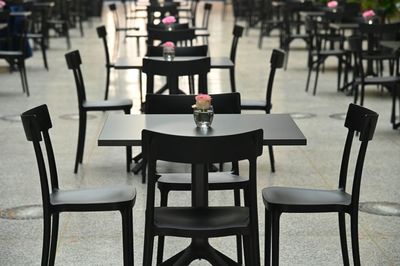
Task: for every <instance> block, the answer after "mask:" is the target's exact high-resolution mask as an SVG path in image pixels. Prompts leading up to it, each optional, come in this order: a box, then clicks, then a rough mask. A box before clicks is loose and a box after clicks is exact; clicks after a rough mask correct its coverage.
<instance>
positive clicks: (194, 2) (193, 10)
mask: <svg viewBox="0 0 400 266" xmlns="http://www.w3.org/2000/svg"><path fill="white" fill-rule="evenodd" d="M199 2H200V0H190V3H189V7H179V6H178V12H184V13H186V14H185V15H183V16H182V15H179V19H187V20H189V21H190V22H191V24H192V27H195V26H196V15H197V7H198V5H199Z"/></svg>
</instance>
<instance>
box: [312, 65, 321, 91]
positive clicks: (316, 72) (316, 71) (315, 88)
mask: <svg viewBox="0 0 400 266" xmlns="http://www.w3.org/2000/svg"><path fill="white" fill-rule="evenodd" d="M320 66H321V60H318V62H317V68H316V69H315V80H314V90H313V95H315V93H316V92H317V84H318V76H319V68H320Z"/></svg>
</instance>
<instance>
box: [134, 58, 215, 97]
mask: <svg viewBox="0 0 400 266" xmlns="http://www.w3.org/2000/svg"><path fill="white" fill-rule="evenodd" d="M142 71H143V72H144V73H146V74H147V93H154V91H153V87H154V76H155V75H159V76H166V77H167V80H168V87H169V89H170V92H171V94H174V93H177V91H178V90H179V89H178V84H177V82H178V77H179V76H193V75H199V79H198V88H199V92H203V93H207V74H208V72H210V58H209V57H205V58H199V59H191V60H182V61H179V60H175V61H166V60H163V59H162V60H157V59H150V58H143V67H142Z"/></svg>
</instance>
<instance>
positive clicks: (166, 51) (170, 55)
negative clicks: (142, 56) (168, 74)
mask: <svg viewBox="0 0 400 266" xmlns="http://www.w3.org/2000/svg"><path fill="white" fill-rule="evenodd" d="M163 57H164V59H165V60H167V61H172V60H174V57H175V47H168V46H164V47H163Z"/></svg>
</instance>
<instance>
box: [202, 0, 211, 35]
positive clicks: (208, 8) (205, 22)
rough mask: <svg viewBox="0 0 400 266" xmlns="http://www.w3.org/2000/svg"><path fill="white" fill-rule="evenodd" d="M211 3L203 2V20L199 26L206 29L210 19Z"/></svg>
mask: <svg viewBox="0 0 400 266" xmlns="http://www.w3.org/2000/svg"><path fill="white" fill-rule="evenodd" d="M211 9H212V4H211V3H205V4H204V12H203V20H202V22H201V28H203V29H208V22H209V21H210V15H211Z"/></svg>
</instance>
